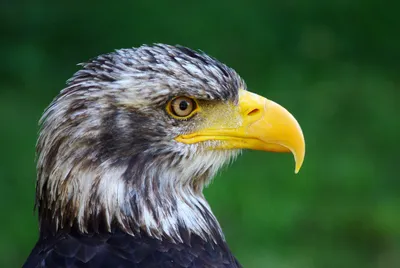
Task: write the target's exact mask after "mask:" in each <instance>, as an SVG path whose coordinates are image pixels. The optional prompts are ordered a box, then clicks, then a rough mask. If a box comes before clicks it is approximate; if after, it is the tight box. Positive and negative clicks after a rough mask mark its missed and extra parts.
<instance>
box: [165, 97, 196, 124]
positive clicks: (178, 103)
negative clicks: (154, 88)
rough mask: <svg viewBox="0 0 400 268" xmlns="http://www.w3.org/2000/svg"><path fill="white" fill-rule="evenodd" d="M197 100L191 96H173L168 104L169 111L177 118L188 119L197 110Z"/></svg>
mask: <svg viewBox="0 0 400 268" xmlns="http://www.w3.org/2000/svg"><path fill="white" fill-rule="evenodd" d="M197 108H198V105H197V102H196V101H195V100H194V99H192V98H189V97H185V96H180V97H176V98H173V99H172V100H171V101H170V102H169V103H168V105H167V112H168V113H169V114H170V115H172V116H173V117H175V118H178V119H187V118H189V117H191V116H192V115H194V114H195V112H196V111H197Z"/></svg>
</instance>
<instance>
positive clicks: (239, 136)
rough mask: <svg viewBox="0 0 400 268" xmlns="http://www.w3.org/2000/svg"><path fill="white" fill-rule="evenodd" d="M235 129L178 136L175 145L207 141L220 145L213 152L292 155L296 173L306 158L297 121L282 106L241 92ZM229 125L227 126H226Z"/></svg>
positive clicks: (209, 130)
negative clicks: (216, 141)
mask: <svg viewBox="0 0 400 268" xmlns="http://www.w3.org/2000/svg"><path fill="white" fill-rule="evenodd" d="M239 116H240V117H241V120H240V121H241V125H240V126H239V127H237V128H232V127H224V124H223V123H222V124H221V125H220V126H218V127H211V128H206V129H202V130H200V131H197V132H194V133H190V134H185V135H180V136H178V137H177V138H176V140H177V141H179V142H182V143H186V144H193V143H197V142H202V141H207V140H218V141H221V143H220V144H219V145H218V146H217V147H214V149H253V150H262V151H270V152H292V154H293V156H294V159H295V162H296V167H295V173H297V172H299V170H300V168H301V166H302V164H303V160H304V155H305V142H304V136H303V132H302V130H301V128H300V126H299V124H298V122H297V121H296V119H295V118H294V117H293V116H292V115H291V114H290V113H289V112H288V111H287V110H286V109H285V108H283V107H282V106H280V105H279V104H277V103H275V102H273V101H270V100H268V99H266V98H264V97H261V96H259V95H256V94H254V93H251V92H249V91H245V90H240V92H239ZM227 125H228V124H227Z"/></svg>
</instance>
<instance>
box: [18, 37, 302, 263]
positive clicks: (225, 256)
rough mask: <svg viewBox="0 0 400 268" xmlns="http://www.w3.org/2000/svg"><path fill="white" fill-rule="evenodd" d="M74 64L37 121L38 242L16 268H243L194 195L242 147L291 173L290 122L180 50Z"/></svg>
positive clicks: (230, 73) (294, 139)
mask: <svg viewBox="0 0 400 268" xmlns="http://www.w3.org/2000/svg"><path fill="white" fill-rule="evenodd" d="M80 65H81V69H80V70H79V71H77V72H76V73H75V74H74V75H73V76H72V78H70V79H69V80H68V81H67V83H66V87H65V88H64V89H63V90H62V91H61V92H60V93H59V94H58V96H57V97H56V98H55V99H54V100H53V101H52V103H51V104H50V105H49V106H48V108H47V109H46V110H45V112H44V114H43V116H42V118H41V120H40V123H39V124H40V131H39V137H38V141H37V148H36V149H37V160H36V161H37V180H36V202H35V208H36V210H37V213H38V219H39V238H38V241H37V243H36V245H35V247H34V248H33V250H32V251H31V254H30V255H29V257H28V258H27V260H26V262H25V264H24V266H23V267H149V268H150V267H241V265H240V263H239V261H238V260H237V259H236V258H235V257H234V255H233V253H232V252H231V251H230V249H229V247H228V245H227V242H226V240H225V238H224V234H223V232H222V229H221V227H220V224H219V223H218V221H217V219H216V217H215V216H214V214H213V212H212V210H211V208H210V206H209V204H208V203H207V201H206V199H205V197H204V195H203V188H204V187H205V186H207V185H208V184H209V183H210V181H211V179H212V178H213V177H214V176H215V175H216V173H217V172H218V170H219V169H220V168H221V167H222V166H224V165H225V164H227V163H230V162H232V161H233V160H234V159H235V158H236V157H237V156H238V155H239V154H240V152H241V151H242V150H244V149H253V150H262V151H270V152H291V153H292V154H293V155H294V158H295V162H296V167H295V172H296V173H297V172H298V171H299V169H300V167H301V165H302V163H303V159H304V155H305V141H304V137H303V133H302V130H301V128H300V126H299V124H298V122H297V121H296V119H295V118H294V117H293V116H292V115H291V114H290V113H289V112H288V111H287V110H286V109H285V108H283V107H282V106H280V105H279V104H277V103H275V102H273V101H271V100H268V99H266V98H264V97H261V96H259V95H257V94H254V93H251V92H250V91H248V90H247V87H246V84H245V82H244V80H243V79H242V78H241V77H240V76H239V75H238V74H237V73H236V72H235V71H234V70H233V69H231V68H229V67H227V66H226V65H225V64H223V63H221V62H219V61H218V60H216V59H215V58H213V57H210V56H208V55H207V54H205V53H204V52H202V51H197V50H192V49H189V48H187V47H184V46H178V45H176V46H171V45H165V44H153V45H142V46H140V47H138V48H129V49H119V50H115V51H114V52H111V53H108V54H103V55H100V56H98V57H96V58H93V59H91V60H89V61H88V62H86V63H82V64H80Z"/></svg>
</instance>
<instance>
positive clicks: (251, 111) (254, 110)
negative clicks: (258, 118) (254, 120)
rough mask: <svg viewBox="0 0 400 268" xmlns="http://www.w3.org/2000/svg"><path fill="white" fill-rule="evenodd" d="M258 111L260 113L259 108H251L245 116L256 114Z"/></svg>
mask: <svg viewBox="0 0 400 268" xmlns="http://www.w3.org/2000/svg"><path fill="white" fill-rule="evenodd" d="M259 113H260V109H257V108H255V109H253V110H250V112H248V113H247V116H254V115H257V114H259Z"/></svg>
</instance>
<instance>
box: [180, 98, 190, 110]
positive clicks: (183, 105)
mask: <svg viewBox="0 0 400 268" xmlns="http://www.w3.org/2000/svg"><path fill="white" fill-rule="evenodd" d="M188 107H189V102H188V101H185V100H184V101H181V102H180V103H179V109H181V110H182V111H185V110H186V109H187V108H188Z"/></svg>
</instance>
